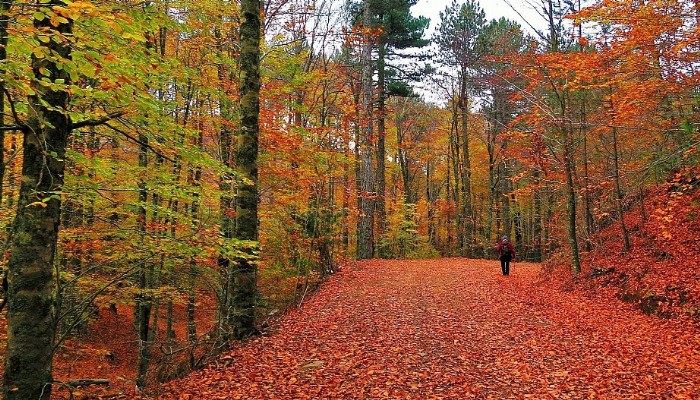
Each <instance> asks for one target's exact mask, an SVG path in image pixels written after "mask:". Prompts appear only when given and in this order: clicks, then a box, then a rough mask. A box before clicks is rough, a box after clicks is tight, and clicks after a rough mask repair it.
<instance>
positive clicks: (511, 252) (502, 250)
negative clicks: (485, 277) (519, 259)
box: [496, 235, 515, 276]
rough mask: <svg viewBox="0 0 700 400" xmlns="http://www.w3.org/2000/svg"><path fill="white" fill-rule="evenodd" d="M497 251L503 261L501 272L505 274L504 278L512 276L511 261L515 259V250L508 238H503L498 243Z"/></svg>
mask: <svg viewBox="0 0 700 400" xmlns="http://www.w3.org/2000/svg"><path fill="white" fill-rule="evenodd" d="M496 250H497V251H498V256H499V258H500V260H501V272H503V276H508V275H509V274H510V261H511V260H512V259H514V258H515V248H514V247H513V244H512V243H511V242H509V241H508V236H505V235H504V236H503V238H502V239H501V241H499V242H498V247H496Z"/></svg>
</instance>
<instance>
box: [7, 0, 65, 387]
mask: <svg viewBox="0 0 700 400" xmlns="http://www.w3.org/2000/svg"><path fill="white" fill-rule="evenodd" d="M64 5H65V4H64V3H63V2H62V1H50V2H49V3H48V4H45V6H47V7H51V6H54V7H55V6H64ZM51 22H52V21H50V20H49V18H43V19H42V20H41V21H40V20H37V19H35V20H34V25H35V27H36V28H37V29H38V30H42V31H48V32H50V33H51V35H52V36H51V40H50V41H49V42H48V43H44V44H42V46H45V47H47V49H46V50H45V52H46V54H49V53H51V54H56V55H57V57H61V58H64V59H67V58H70V47H69V46H68V45H67V44H66V43H65V41H64V40H63V39H62V37H66V36H69V35H70V34H71V32H72V21H70V20H69V21H68V22H66V23H59V24H58V25H57V26H54V25H52V24H51ZM54 22H55V21H54ZM55 60H56V58H51V59H48V58H37V57H36V56H34V55H33V56H32V70H33V73H34V77H35V79H36V80H37V81H38V80H40V79H42V77H44V75H47V78H48V79H49V80H51V81H52V82H54V83H61V82H62V83H64V84H65V85H68V84H70V76H69V75H68V73H67V72H66V71H65V70H64V69H62V68H58V66H57V65H56V62H55ZM40 70H41V72H40ZM42 72H43V74H42ZM44 79H46V77H45V78H44ZM32 86H33V89H34V91H35V93H36V94H35V95H33V96H30V98H29V111H28V120H27V123H26V125H25V127H24V142H23V159H22V162H23V164H22V184H21V186H20V193H19V204H18V207H17V215H16V217H15V221H14V225H13V227H12V245H11V248H10V258H9V262H8V268H9V274H8V284H9V288H8V298H9V300H8V314H7V320H8V339H7V353H6V360H5V377H4V392H5V399H8V400H12V399H22V400H26V399H48V398H49V397H50V395H51V381H52V377H51V361H52V358H53V347H54V340H55V332H56V321H55V318H56V316H55V298H56V279H55V269H54V256H55V252H56V241H57V239H58V230H59V224H60V217H61V197H60V192H61V189H62V186H63V179H64V178H63V171H64V168H65V162H64V159H65V153H66V145H67V142H68V135H69V133H70V130H71V123H70V119H69V117H68V115H67V113H66V111H65V110H66V109H67V107H68V101H69V95H68V93H67V92H66V91H65V90H60V89H55V87H54V86H52V87H51V88H49V87H46V86H44V85H39V84H37V83H36V81H35V83H33V84H32ZM57 86H58V87H60V84H58V85H57Z"/></svg>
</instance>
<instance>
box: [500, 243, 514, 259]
mask: <svg viewBox="0 0 700 400" xmlns="http://www.w3.org/2000/svg"><path fill="white" fill-rule="evenodd" d="M496 250H498V256H499V257H501V258H508V259H512V258H515V248H514V247H513V243H511V242H508V243H503V241H500V242H498V247H497V248H496Z"/></svg>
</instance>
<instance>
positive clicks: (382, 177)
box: [376, 38, 387, 240]
mask: <svg viewBox="0 0 700 400" xmlns="http://www.w3.org/2000/svg"><path fill="white" fill-rule="evenodd" d="M380 40H382V41H383V40H384V39H383V38H380ZM385 56H386V44H385V43H383V42H382V43H379V51H378V62H377V64H378V65H377V92H378V93H377V200H376V207H377V235H378V236H379V238H380V240H381V238H382V236H384V232H385V231H386V229H387V226H386V104H385V103H386V99H385V96H386V94H385V93H386V87H385V86H386V82H385V75H386V71H385V70H384V68H385Z"/></svg>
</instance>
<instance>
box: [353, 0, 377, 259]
mask: <svg viewBox="0 0 700 400" xmlns="http://www.w3.org/2000/svg"><path fill="white" fill-rule="evenodd" d="M364 21H365V26H371V22H372V14H371V11H370V2H369V1H365V5H364ZM364 39H365V41H366V43H364V44H363V49H362V106H361V111H362V115H361V121H360V123H361V124H362V125H363V129H362V137H361V138H360V143H359V145H360V146H359V151H360V176H359V183H360V187H359V188H358V189H359V190H358V207H359V209H360V215H359V218H358V223H357V259H358V260H365V259H369V258H372V257H374V211H375V197H376V192H375V182H374V171H373V170H374V168H373V165H372V158H373V157H372V149H373V148H374V143H373V142H374V140H373V139H374V137H373V136H374V132H373V130H374V129H373V128H374V127H373V123H372V118H373V112H372V111H373V110H372V108H373V107H372V89H373V88H372V75H373V72H374V69H373V68H372V38H371V37H370V36H369V35H367V36H366V37H365V38H364Z"/></svg>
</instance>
